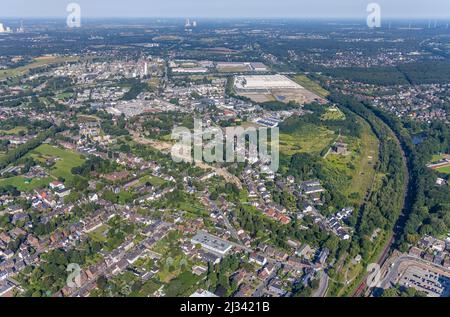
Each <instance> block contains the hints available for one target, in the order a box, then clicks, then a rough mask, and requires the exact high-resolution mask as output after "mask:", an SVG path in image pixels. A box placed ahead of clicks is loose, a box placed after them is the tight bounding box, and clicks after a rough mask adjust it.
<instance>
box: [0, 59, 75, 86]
mask: <svg viewBox="0 0 450 317" xmlns="http://www.w3.org/2000/svg"><path fill="white" fill-rule="evenodd" d="M77 60H78V57H58V56H42V57H38V58H35V59H34V61H33V62H31V63H29V64H27V65H24V66H20V67H17V68H10V69H5V70H0V80H3V79H6V78H9V77H17V76H23V75H25V74H26V73H27V72H28V71H30V70H32V69H35V68H39V67H42V66H46V65H50V64H57V63H62V62H69V61H77Z"/></svg>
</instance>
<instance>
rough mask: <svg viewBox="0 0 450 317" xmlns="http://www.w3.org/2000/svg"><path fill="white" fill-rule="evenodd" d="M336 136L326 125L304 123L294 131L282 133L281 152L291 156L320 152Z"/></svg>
mask: <svg viewBox="0 0 450 317" xmlns="http://www.w3.org/2000/svg"><path fill="white" fill-rule="evenodd" d="M335 138H336V135H335V133H334V132H333V131H331V130H328V129H327V128H325V127H322V126H316V125H313V124H303V125H301V126H299V127H298V128H297V129H296V130H295V131H294V132H292V133H280V152H281V154H283V155H289V156H290V155H294V154H295V153H317V154H318V153H320V152H321V151H322V150H323V149H325V148H326V147H327V146H328V145H329V144H330V143H331V141H333V140H334V139H335Z"/></svg>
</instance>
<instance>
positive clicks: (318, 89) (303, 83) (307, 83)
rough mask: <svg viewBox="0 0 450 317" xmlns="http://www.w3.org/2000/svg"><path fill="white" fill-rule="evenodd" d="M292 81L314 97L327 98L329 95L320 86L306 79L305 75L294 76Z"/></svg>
mask: <svg viewBox="0 0 450 317" xmlns="http://www.w3.org/2000/svg"><path fill="white" fill-rule="evenodd" d="M294 81H295V82H296V83H297V84H299V85H301V86H303V87H305V88H306V89H307V90H309V91H311V92H313V93H315V94H316V95H318V96H320V97H322V98H325V97H327V96H328V95H329V94H330V93H329V92H328V91H327V90H325V89H324V88H322V86H320V85H319V84H318V83H316V82H314V81H312V80H311V79H309V78H308V77H306V76H305V75H296V76H294Z"/></svg>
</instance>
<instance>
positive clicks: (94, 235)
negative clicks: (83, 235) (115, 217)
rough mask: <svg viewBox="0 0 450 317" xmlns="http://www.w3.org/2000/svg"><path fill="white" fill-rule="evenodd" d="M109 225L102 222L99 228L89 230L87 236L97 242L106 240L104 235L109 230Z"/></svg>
mask: <svg viewBox="0 0 450 317" xmlns="http://www.w3.org/2000/svg"><path fill="white" fill-rule="evenodd" d="M109 228H110V227H109V226H108V225H106V224H104V225H101V226H100V227H99V228H97V229H95V230H94V231H92V232H90V233H89V234H88V235H89V237H90V238H91V239H92V240H94V241H97V242H106V240H107V237H106V233H107V232H108V230H109Z"/></svg>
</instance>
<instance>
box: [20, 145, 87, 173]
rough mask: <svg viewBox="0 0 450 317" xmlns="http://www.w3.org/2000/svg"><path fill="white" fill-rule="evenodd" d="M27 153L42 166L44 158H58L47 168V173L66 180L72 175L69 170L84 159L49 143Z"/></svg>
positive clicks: (80, 163)
mask: <svg viewBox="0 0 450 317" xmlns="http://www.w3.org/2000/svg"><path fill="white" fill-rule="evenodd" d="M29 155H31V156H32V157H33V158H34V159H36V160H38V161H40V162H41V163H43V166H45V161H46V159H49V158H54V157H57V158H59V159H58V160H57V161H56V163H55V165H53V166H52V167H51V168H50V169H49V174H50V175H52V176H54V177H55V178H58V177H63V178H64V179H66V180H68V179H71V178H72V177H73V174H72V172H71V170H72V168H73V167H77V166H80V165H82V164H83V163H84V161H85V159H84V158H82V157H81V155H80V154H78V153H75V152H73V151H69V150H64V149H61V148H58V147H54V146H51V145H49V144H42V145H41V146H39V147H37V148H36V149H35V150H33V151H31V153H29Z"/></svg>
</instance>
